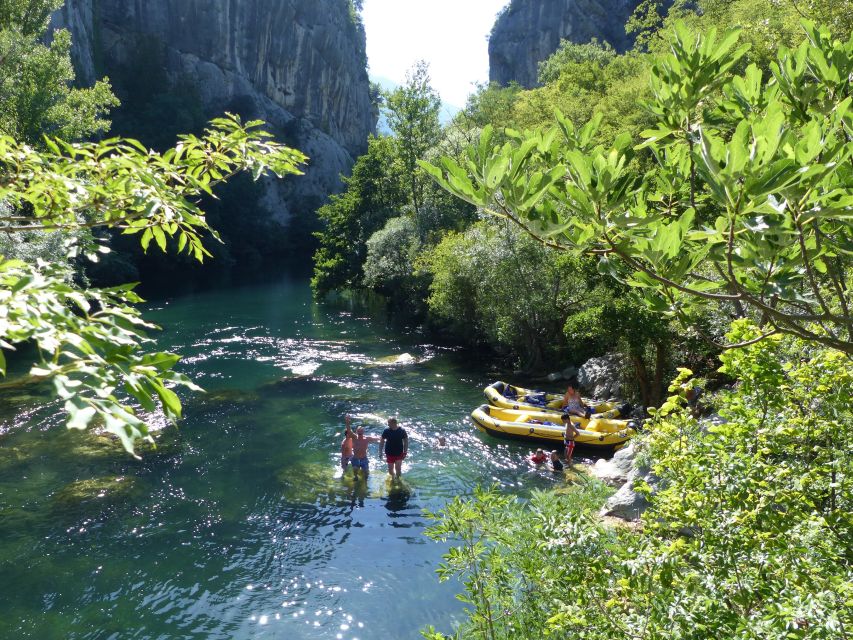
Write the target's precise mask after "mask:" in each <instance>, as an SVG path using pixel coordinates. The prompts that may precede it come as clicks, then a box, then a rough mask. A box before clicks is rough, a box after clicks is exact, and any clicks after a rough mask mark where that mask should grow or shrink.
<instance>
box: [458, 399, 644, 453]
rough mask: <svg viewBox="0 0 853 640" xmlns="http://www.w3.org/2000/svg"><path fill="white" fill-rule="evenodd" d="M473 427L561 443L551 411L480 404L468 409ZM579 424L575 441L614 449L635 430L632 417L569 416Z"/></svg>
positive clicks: (557, 422)
mask: <svg viewBox="0 0 853 640" xmlns="http://www.w3.org/2000/svg"><path fill="white" fill-rule="evenodd" d="M471 419H472V420H473V421H474V424H475V425H476V427H477V428H478V429H479V430H480V431H483V432H485V433H488V434H489V435H492V436H498V437H502V438H512V439H515V440H527V441H529V442H536V443H539V442H542V443H547V444H548V445H549V446H551V447H555V446H562V444H563V434H564V431H565V430H564V429H563V425H562V422H561V421H560V415H559V414H556V413H555V412H553V411H527V410H517V409H502V408H499V407H493V406H491V405H487V404H484V405H481V406H480V407H478V408H477V409H474V411H473V412H472V413H471ZM572 422H573V423H574V424H575V425H576V426H577V425H578V424H579V425H580V427H579V429H578V430H579V431H580V435H579V436H578V437H577V438H575V442H576V443H577V444H578V445H584V446H587V447H591V448H595V449H600V450H603V451H608V450H609V451H615V450H616V449H619V448H621V447H622V446H624V445H625V443H626V442H628V440H630V439H631V438H632V437H633V436H634V434H635V433H636V426H637V425H636V423H635V422H634V421H632V420H615V419H613V418H596V417H593V418H591V419H590V420H586V419H584V418H575V417H572Z"/></svg>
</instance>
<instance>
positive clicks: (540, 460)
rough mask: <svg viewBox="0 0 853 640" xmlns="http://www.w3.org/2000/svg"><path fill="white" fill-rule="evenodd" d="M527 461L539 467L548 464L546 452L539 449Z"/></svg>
mask: <svg viewBox="0 0 853 640" xmlns="http://www.w3.org/2000/svg"><path fill="white" fill-rule="evenodd" d="M527 460H528V461H529V462H530V464H533V465H537V466H538V465H540V464H545V462H547V460H548V456H547V455H545V451H544V450H543V449H537V450H536V453H533V454H531V455H529V456H528V457H527Z"/></svg>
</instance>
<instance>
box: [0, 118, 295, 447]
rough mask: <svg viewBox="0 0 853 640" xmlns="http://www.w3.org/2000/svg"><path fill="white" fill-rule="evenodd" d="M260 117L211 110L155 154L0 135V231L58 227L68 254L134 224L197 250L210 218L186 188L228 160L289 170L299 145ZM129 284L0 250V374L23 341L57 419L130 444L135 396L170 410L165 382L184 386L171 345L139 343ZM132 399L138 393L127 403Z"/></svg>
mask: <svg viewBox="0 0 853 640" xmlns="http://www.w3.org/2000/svg"><path fill="white" fill-rule="evenodd" d="M260 125H261V123H260V122H249V123H246V124H245V125H244V124H243V123H242V122H241V121H240V120H239V118H237V117H235V116H227V117H225V118H220V119H217V120H214V121H212V123H211V124H210V126H209V128H208V129H207V130H206V132H205V134H204V135H203V136H202V137H196V136H193V135H187V136H182V137H181V139H180V141H179V142H178V145H177V146H176V147H175V148H173V149H170V150H168V151H166V152H165V153H163V154H160V153H156V152H153V151H149V150H147V149H146V148H145V147H143V146H142V145H141V144H139V143H138V142H136V141H134V140H122V139H112V140H107V141H104V142H96V143H76V144H71V143H67V142H64V141H62V140H58V139H51V138H45V140H44V144H45V147H46V148H45V149H44V150H43V151H42V150H37V149H35V148H33V147H31V146H29V145H26V144H24V143H22V142H20V141H17V140H15V139H14V138H11V137H8V136H0V203H2V207H0V231H2V232H3V233H4V234H7V235H10V236H17V235H18V234H32V233H36V232H45V233H58V232H63V233H68V234H70V237H71V238H72V242H71V246H70V247H69V251H68V255H69V257H74V256H77V255H80V256H83V255H86V256H89V257H90V258H91V259H97V255H98V254H99V253H102V252H106V251H108V250H109V249H108V248H107V247H106V246H104V245H103V244H100V243H99V242H98V241H97V240H96V239H95V238H94V237H93V236H92V235H90V234H88V233H87V232H88V231H90V230H93V229H115V230H119V231H121V232H122V233H124V234H128V235H137V236H138V237H139V241H140V244H141V245H142V247H143V249H146V250H147V249H148V247H149V245H150V244H151V242H152V241H153V242H154V243H155V244H156V245H157V246H158V247H159V248H160V249H161V250H162V251H164V252H165V251H166V250H167V248H168V246H169V245H170V244H171V245H173V246H176V247H177V251H178V253H182V252H186V253H187V254H189V255H192V256H193V257H195V259H197V260H199V261H200V260H202V259H203V258H204V257H205V256H208V255H210V254H209V252H208V250H207V249H206V248H205V246H204V245H203V243H202V240H201V237H202V234H205V233H210V234H213V237H216V233H215V231H214V230H212V229H210V227H209V226H208V224H207V221H206V219H205V216H204V212H202V211H201V210H200V209H199V208H198V205H197V204H196V200H197V199H198V197H199V196H201V195H202V194H207V195H210V194H211V193H212V191H211V190H212V188H213V187H214V186H215V185H216V184H218V183H220V182H222V181H224V180H227V179H228V178H230V177H231V176H233V175H235V174H236V173H238V172H240V171H244V170H245V171H249V172H251V173H252V175H253V176H254V177H255V179H258V178H260V177H261V176H262V175H264V174H265V173H266V172H267V171H272V172H273V173H275V174H276V175H279V176H282V175H285V174H293V173H299V170H298V168H297V167H298V165H299V164H300V163H302V162H304V160H305V157H304V156H303V155H302V154H301V153H299V152H298V151H295V150H293V149H289V148H287V147H284V146H282V145H280V144H278V143H275V142H272V141H270V140H269V134H266V133H264V132H263V131H261V130H260V129H259V127H260ZM132 289H133V286H132V285H125V286H119V287H113V288H109V289H91V288H86V287H85V286H84V285H83V284H81V283H80V282H79V281H78V280H77V279H75V278H74V274H73V271H72V268H71V266H70V265H69V264H66V263H65V262H64V261H63V262H58V263H49V262H46V261H44V260H41V259H37V260H35V261H33V262H26V261H24V260H9V259H5V258H3V257H0V374H3V375H5V372H6V353H7V352H9V351H13V350H14V349H15V348H16V346H19V345H23V344H29V343H32V344H35V345H36V346H37V348H38V352H37V355H36V362H35V363H34V364H33V366H32V368H31V370H30V375H31V376H32V377H33V378H34V379H36V380H50V381H52V383H53V386H54V389H55V390H56V393H57V395H58V396H59V397H60V398H61V399H62V400H64V401H65V410H66V411H67V412H68V414H69V420H68V426H69V428H76V429H85V428H86V427H87V426H89V425H90V424H92V423H93V421H95V420H96V419H97V420H98V421H102V422H103V425H104V427H105V429H106V430H107V431H109V432H111V433H113V434H115V435H116V436H117V437H118V438H120V440H121V442H122V444H123V445H124V447H125V448H126V449H127V450H128V451H129V452H133V447H134V442H135V441H136V440H138V439H139V438H146V439H150V436H149V434H148V428H147V426H146V425H145V423H144V421H143V420H142V419H141V418H140V417H139V415H138V408H142V409H144V410H146V411H153V410H155V409H156V404H155V402H156V401H158V400H159V402H160V404H161V406H162V409H163V412H164V413H165V415H166V416H167V417H168V418H169V419H171V420H177V419H178V418H179V417H180V415H181V403H180V401H179V399H178V396H177V395H176V394H175V392H174V391H173V390H172V388H170V387H171V386H174V385H182V386H186V387H190V388H195V389H197V387H195V385H193V384H192V383H191V382H190V381H189V380H188V379H187V378H186V377H184V376H183V375H181V374H178V373H176V372H175V371H174V370H173V367H174V365H175V364H176V363H177V362H178V360H179V356H177V355H174V354H170V353H149V352H147V351H146V348H147V345H148V344H149V343H150V339H149V338H148V337H147V332H148V331H150V330H152V329H154V328H155V327H154V326H153V325H151V324H150V323H147V322H145V321H144V320H143V319H142V317H141V315H140V312H139V310H138V309H137V308H136V307H135V306H133V305H134V304H135V303H138V302H140V298H139V297H138V296H136V295H135V294H134V293H133V291H132ZM132 402H135V403H138V404H136V405H135V406H134V405H133V404H131V403H132Z"/></svg>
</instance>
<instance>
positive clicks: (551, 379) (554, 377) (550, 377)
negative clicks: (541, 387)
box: [548, 372, 563, 382]
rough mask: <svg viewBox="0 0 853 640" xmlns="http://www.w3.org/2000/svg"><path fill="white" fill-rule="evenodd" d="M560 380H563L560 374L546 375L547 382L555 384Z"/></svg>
mask: <svg viewBox="0 0 853 640" xmlns="http://www.w3.org/2000/svg"><path fill="white" fill-rule="evenodd" d="M562 379H563V374H562V373H559V372H558V373H549V374H548V382H557V380H562Z"/></svg>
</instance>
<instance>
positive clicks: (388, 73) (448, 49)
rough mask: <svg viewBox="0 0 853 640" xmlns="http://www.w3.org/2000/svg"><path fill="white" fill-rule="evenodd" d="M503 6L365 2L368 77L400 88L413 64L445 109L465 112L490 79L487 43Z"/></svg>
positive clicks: (498, 1) (465, 0) (495, 2)
mask: <svg viewBox="0 0 853 640" xmlns="http://www.w3.org/2000/svg"><path fill="white" fill-rule="evenodd" d="M507 1H508V0H364V8H363V11H362V18H363V20H364V28H365V30H366V32H367V62H368V65H369V67H370V69H369V70H370V77H371V78H372V79H374V80H378V79H387V80H391V81H392V82H395V83H396V84H403V83H404V82H405V79H406V71H407V70H408V69H410V68H411V67H412V65H414V63H415V62H416V61H418V60H426V61H427V62H428V63H429V67H430V77H431V78H432V86H433V87H434V88H435V89H436V91H438V93H439V94H440V95H441V98H442V100H443V101H444V102H445V103H446V104H447V105H452V106H454V107H464V106H465V100H466V98H467V97H468V95H469V94H471V93H473V92H474V90H475V87H474V84H475V83H477V82H486V81H488V79H489V51H488V42H487V40H486V37H487V36H488V35H489V32H490V31H491V30H492V25H494V23H495V15H496V14H497V13H498V11H500V10H501V9H502V8H503V7H504V6H505V5H506V4H507Z"/></svg>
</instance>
